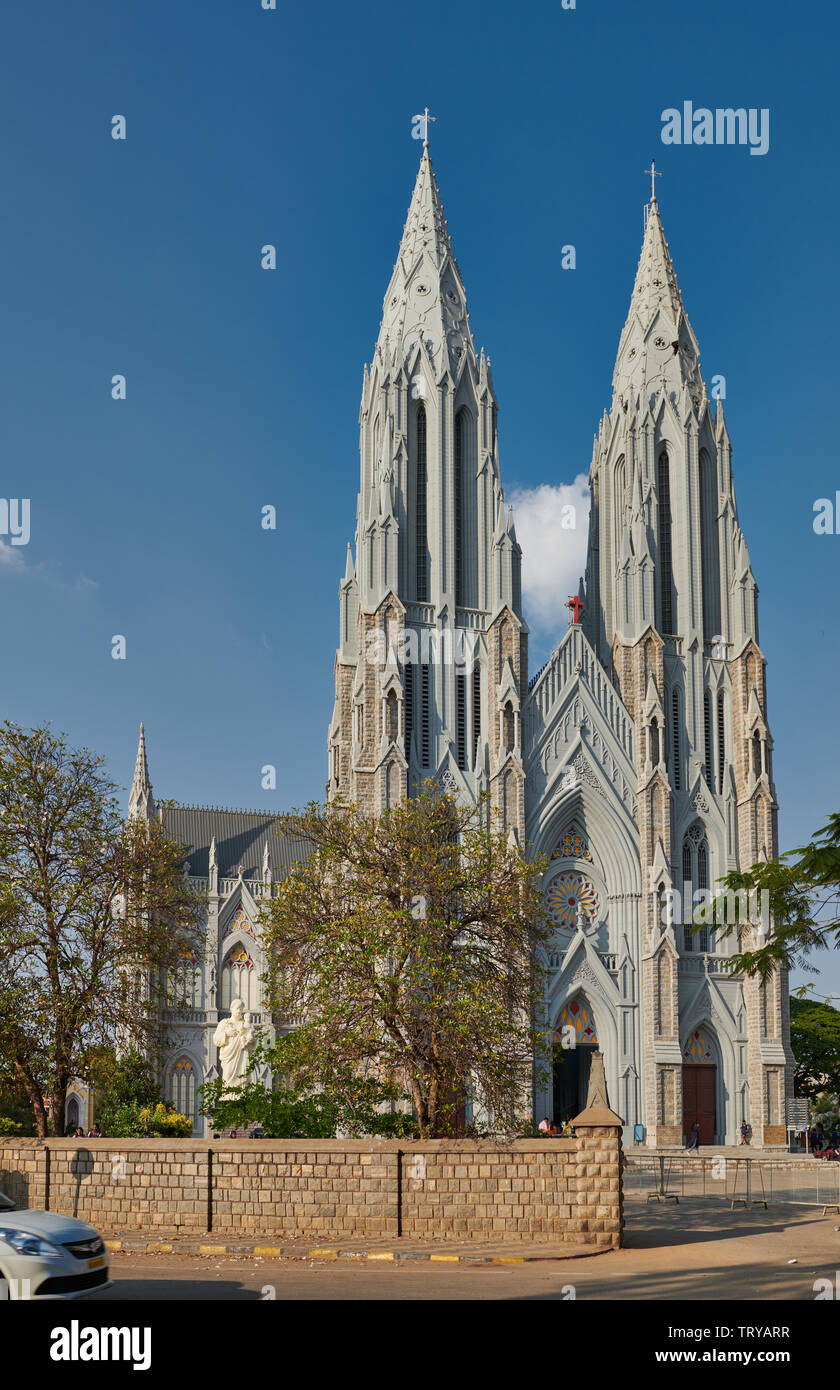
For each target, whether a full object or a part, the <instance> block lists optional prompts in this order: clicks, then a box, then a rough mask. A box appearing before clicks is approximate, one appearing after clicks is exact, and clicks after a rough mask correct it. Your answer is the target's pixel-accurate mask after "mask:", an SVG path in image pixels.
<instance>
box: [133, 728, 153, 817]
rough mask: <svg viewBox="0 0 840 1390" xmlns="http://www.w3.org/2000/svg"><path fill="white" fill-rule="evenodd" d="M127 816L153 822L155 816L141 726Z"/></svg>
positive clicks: (143, 733) (144, 737) (143, 732)
mask: <svg viewBox="0 0 840 1390" xmlns="http://www.w3.org/2000/svg"><path fill="white" fill-rule="evenodd" d="M128 814H129V816H141V817H142V818H143V819H144V820H149V821H150V820H153V819H154V815H155V799H154V797H153V796H152V784H151V782H150V780H149V764H148V762H147V760H146V734H145V731H144V729H143V725H142V724H141V725H140V742H139V743H138V745H137V758H136V761H135V763H134V780H133V781H132V783H131V791H130V792H129V794H128Z"/></svg>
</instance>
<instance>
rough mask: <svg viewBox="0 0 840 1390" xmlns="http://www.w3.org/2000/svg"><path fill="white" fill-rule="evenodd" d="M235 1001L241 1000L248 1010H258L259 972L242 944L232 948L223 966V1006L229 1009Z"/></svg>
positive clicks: (239, 943)
mask: <svg viewBox="0 0 840 1390" xmlns="http://www.w3.org/2000/svg"><path fill="white" fill-rule="evenodd" d="M234 999H241V1000H242V1003H243V1004H244V1005H245V1008H246V1009H256V1008H258V1007H259V1005H258V1004H257V972H256V970H255V969H254V962H253V960H252V959H251V956H250V955H249V954H248V951H247V950H246V949H245V947H244V946H243V945H242V943H241V942H237V944H236V945H235V946H232V947H231V949H230V950H229V951H228V954H227V955H226V956H225V963H224V965H223V966H222V1004H221V1007H222V1008H223V1009H229V1008H230V1006H231V1002H232V1001H233V1000H234Z"/></svg>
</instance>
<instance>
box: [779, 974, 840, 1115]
mask: <svg viewBox="0 0 840 1390" xmlns="http://www.w3.org/2000/svg"><path fill="white" fill-rule="evenodd" d="M790 1045H791V1047H792V1048H793V1056H794V1062H795V1067H794V1073H793V1078H794V1084H795V1087H796V1092H797V1094H798V1095H800V1096H807V1097H808V1098H809V1099H810V1100H814V1099H816V1098H817V1097H818V1096H822V1095H824V1094H826V1093H828V1094H830V1095H834V1096H836V1095H837V1093H838V1092H840V1010H838V1009H834V1008H832V1007H831V1005H830V1004H821V1003H819V1002H818V1001H817V1000H816V999H801V998H799V999H797V998H792V999H791V1001H790Z"/></svg>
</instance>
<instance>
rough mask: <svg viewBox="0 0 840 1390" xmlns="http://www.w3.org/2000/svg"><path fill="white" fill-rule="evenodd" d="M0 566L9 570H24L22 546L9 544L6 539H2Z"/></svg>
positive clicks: (0, 542) (0, 544)
mask: <svg viewBox="0 0 840 1390" xmlns="http://www.w3.org/2000/svg"><path fill="white" fill-rule="evenodd" d="M0 567H2V568H3V569H8V570H11V569H15V570H22V569H23V568H24V559H23V554H22V552H21V548H20V546H17V545H8V544H7V543H6V541H0Z"/></svg>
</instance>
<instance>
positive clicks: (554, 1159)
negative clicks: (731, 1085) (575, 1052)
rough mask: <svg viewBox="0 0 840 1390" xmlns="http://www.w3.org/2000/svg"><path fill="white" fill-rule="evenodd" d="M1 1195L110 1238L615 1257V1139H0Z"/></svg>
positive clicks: (601, 1129)
mask: <svg viewBox="0 0 840 1390" xmlns="http://www.w3.org/2000/svg"><path fill="white" fill-rule="evenodd" d="M0 1190H3V1191H5V1192H7V1193H8V1194H9V1195H10V1196H13V1197H15V1198H16V1200H17V1201H18V1203H19V1204H20V1205H21V1206H29V1207H40V1208H44V1207H46V1208H48V1209H49V1210H50V1211H55V1212H62V1213H64V1214H66V1215H70V1216H78V1217H79V1218H80V1219H81V1220H86V1221H90V1222H91V1223H92V1224H93V1225H95V1226H96V1227H97V1228H98V1229H100V1230H102V1231H103V1232H105V1233H108V1232H113V1233H117V1232H130V1231H137V1232H144V1233H145V1232H153V1233H160V1234H161V1235H164V1234H167V1235H169V1234H173V1233H182V1234H187V1233H204V1232H207V1231H212V1232H214V1233H216V1234H218V1235H219V1236H225V1237H228V1238H230V1237H234V1236H236V1234H237V1233H239V1232H242V1233H250V1232H260V1233H263V1232H264V1233H271V1234H274V1235H283V1236H286V1237H288V1238H291V1239H294V1238H296V1237H300V1238H309V1237H313V1236H315V1237H319V1238H327V1237H331V1238H334V1239H337V1240H341V1239H347V1238H360V1239H363V1238H366V1239H378V1238H381V1237H386V1236H387V1237H393V1238H397V1237H399V1236H405V1237H408V1238H411V1239H414V1240H417V1239H424V1238H427V1239H430V1240H443V1239H464V1238H470V1239H487V1240H498V1239H501V1238H510V1237H520V1238H524V1239H528V1240H537V1241H539V1240H566V1241H572V1242H574V1243H579V1244H589V1245H597V1246H612V1247H617V1246H618V1245H620V1244H621V1231H622V1225H623V1207H622V1188H621V1138H620V1130H619V1129H618V1128H616V1127H615V1126H613V1125H603V1126H592V1127H586V1128H581V1129H580V1130H579V1131H578V1137H577V1138H576V1139H548V1140H544V1141H539V1140H534V1139H531V1140H517V1141H515V1142H513V1143H503V1142H499V1143H495V1142H493V1141H473V1140H466V1139H462V1140H432V1141H429V1142H427V1143H422V1144H421V1143H417V1144H413V1145H412V1144H409V1143H397V1142H396V1141H392V1140H370V1141H366V1142H362V1141H356V1140H340V1139H306V1140H304V1139H297V1140H269V1139H266V1140H241V1139H230V1140H224V1139H222V1140H214V1141H210V1142H208V1141H198V1140H194V1139H179V1140H168V1141H160V1140H155V1139H126V1140H123V1141H120V1140H117V1139H98V1140H97V1139H87V1140H83V1141H82V1140H66V1139H49V1140H46V1141H45V1142H41V1141H39V1140H35V1139H29V1140H26V1139H9V1140H7V1139H0Z"/></svg>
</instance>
